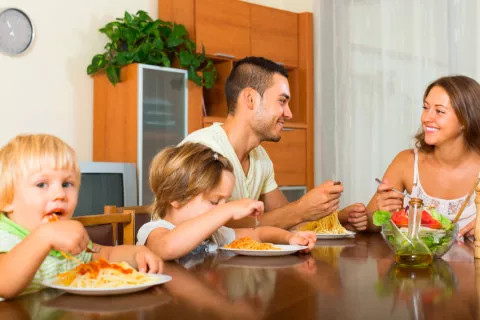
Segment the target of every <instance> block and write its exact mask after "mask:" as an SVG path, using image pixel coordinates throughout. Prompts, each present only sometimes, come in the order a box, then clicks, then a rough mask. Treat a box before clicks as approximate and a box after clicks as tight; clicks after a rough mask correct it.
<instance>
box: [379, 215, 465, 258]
mask: <svg viewBox="0 0 480 320" xmlns="http://www.w3.org/2000/svg"><path fill="white" fill-rule="evenodd" d="M394 228H397V229H396V230H395V229H394ZM458 231H459V226H458V223H455V224H452V228H451V229H450V230H444V229H430V228H428V227H423V226H421V227H420V231H419V233H418V235H419V238H420V239H421V240H422V241H423V242H424V243H425V244H426V245H427V247H428V248H429V249H430V251H431V252H432V254H433V256H434V257H435V258H440V257H442V256H443V255H444V254H445V253H447V252H448V250H450V248H451V247H452V245H453V243H454V242H455V239H456V237H457V234H458ZM398 232H400V233H401V234H402V235H404V236H406V235H407V233H408V229H407V228H405V227H401V228H398V227H397V226H396V225H395V224H394V223H387V224H384V225H382V232H381V233H382V236H383V238H384V239H385V241H387V243H388V245H389V247H390V248H391V249H392V250H393V252H394V253H397V248H399V244H400V243H401V242H402V241H405V240H404V239H403V238H402V236H401V235H400V234H399V233H398Z"/></svg>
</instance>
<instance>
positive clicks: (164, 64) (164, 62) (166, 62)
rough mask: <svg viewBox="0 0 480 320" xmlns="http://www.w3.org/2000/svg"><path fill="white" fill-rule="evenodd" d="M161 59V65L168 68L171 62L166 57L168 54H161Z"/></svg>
mask: <svg viewBox="0 0 480 320" xmlns="http://www.w3.org/2000/svg"><path fill="white" fill-rule="evenodd" d="M161 60H162V65H163V66H164V67H167V68H170V66H171V62H170V59H169V58H168V56H167V55H166V54H165V55H162V58H161Z"/></svg>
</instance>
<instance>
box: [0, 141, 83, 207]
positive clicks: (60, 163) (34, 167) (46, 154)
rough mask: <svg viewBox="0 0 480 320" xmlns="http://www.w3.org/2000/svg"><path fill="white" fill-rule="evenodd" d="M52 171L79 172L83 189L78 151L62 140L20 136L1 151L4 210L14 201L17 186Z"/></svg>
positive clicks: (0, 194) (0, 189) (0, 196)
mask: <svg viewBox="0 0 480 320" xmlns="http://www.w3.org/2000/svg"><path fill="white" fill-rule="evenodd" d="M45 167H50V168H52V169H54V170H70V171H72V172H75V176H76V179H77V184H76V188H77V190H78V188H80V167H79V165H78V162H77V156H76V153H75V151H74V150H73V149H72V148H71V147H70V146H69V145H68V144H66V143H65V142H64V141H62V140H61V139H59V138H57V137H55V136H52V135H48V134H28V135H18V136H16V137H15V138H13V139H12V140H10V142H8V143H7V145H5V146H4V147H3V148H2V149H0V210H3V208H5V206H6V205H7V204H9V203H11V202H12V201H13V197H14V189H15V183H16V181H17V179H18V178H19V177H22V176H23V177H27V176H30V175H32V174H34V173H37V172H39V171H41V170H42V169H44V168H45Z"/></svg>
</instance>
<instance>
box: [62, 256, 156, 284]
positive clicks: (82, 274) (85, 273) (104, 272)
mask: <svg viewBox="0 0 480 320" xmlns="http://www.w3.org/2000/svg"><path fill="white" fill-rule="evenodd" d="M57 279H58V282H59V283H60V284H61V285H64V286H67V287H71V288H118V287H123V286H133V285H139V284H144V283H149V282H153V281H155V278H153V277H150V276H148V275H145V274H143V273H140V272H138V271H137V270H135V269H133V268H132V267H130V266H129V265H128V263H126V262H120V263H109V262H107V261H106V260H105V259H100V260H98V261H92V262H89V263H84V264H81V265H79V266H77V267H76V268H74V269H72V270H69V271H67V272H64V273H61V274H59V275H57Z"/></svg>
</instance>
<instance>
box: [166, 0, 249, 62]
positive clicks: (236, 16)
mask: <svg viewBox="0 0 480 320" xmlns="http://www.w3.org/2000/svg"><path fill="white" fill-rule="evenodd" d="M160 1H161V0H160ZM195 35H196V36H195V40H196V41H197V51H199V52H201V51H202V44H203V45H204V46H205V51H206V53H207V54H209V55H212V56H220V57H222V56H223V57H229V58H237V59H240V58H243V57H245V56H248V55H250V5H249V4H248V3H245V2H241V1H236V0H221V1H219V0H196V1H195Z"/></svg>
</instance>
